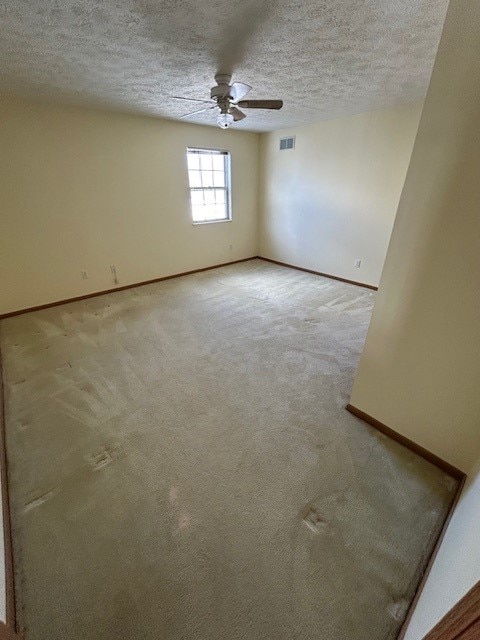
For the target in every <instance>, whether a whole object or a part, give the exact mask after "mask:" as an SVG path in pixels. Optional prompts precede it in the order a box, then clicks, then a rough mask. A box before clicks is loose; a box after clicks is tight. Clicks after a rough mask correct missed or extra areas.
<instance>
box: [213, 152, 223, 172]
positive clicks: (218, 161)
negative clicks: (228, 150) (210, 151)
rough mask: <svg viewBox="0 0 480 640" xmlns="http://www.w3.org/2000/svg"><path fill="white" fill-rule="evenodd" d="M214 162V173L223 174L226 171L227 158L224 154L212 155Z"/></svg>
mask: <svg viewBox="0 0 480 640" xmlns="http://www.w3.org/2000/svg"><path fill="white" fill-rule="evenodd" d="M212 162H213V170H214V171H221V172H222V173H223V171H225V167H224V163H225V156H224V154H223V153H215V154H214V155H212Z"/></svg>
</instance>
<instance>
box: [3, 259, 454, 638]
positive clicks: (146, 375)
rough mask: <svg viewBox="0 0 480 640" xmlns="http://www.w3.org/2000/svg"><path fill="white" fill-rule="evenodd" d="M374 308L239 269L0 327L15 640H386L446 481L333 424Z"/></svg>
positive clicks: (292, 275) (371, 438)
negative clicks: (18, 631)
mask: <svg viewBox="0 0 480 640" xmlns="http://www.w3.org/2000/svg"><path fill="white" fill-rule="evenodd" d="M374 297H375V294H374V293H373V292H370V291H368V290H366V289H361V288H359V287H355V286H352V285H348V284H343V283H339V282H336V281H334V280H329V279H326V278H322V277H318V276H314V275H309V274H305V273H301V272H299V271H295V270H291V269H288V268H283V267H279V266H274V265H271V264H269V263H266V262H263V261H260V260H254V261H250V262H246V263H242V264H238V265H234V266H229V267H224V268H219V269H217V270H213V271H208V272H204V273H200V274H196V275H191V276H186V277H182V278H178V279H173V280H169V281H165V282H162V283H157V284H153V285H148V286H144V287H139V288H136V289H131V290H127V291H123V292H117V293H113V294H109V295H105V296H102V297H98V298H93V299H90V300H87V301H82V302H76V303H71V304H68V305H64V306H60V307H55V308H52V309H48V310H44V311H38V312H35V313H30V314H27V315H23V316H18V317H16V318H11V319H8V320H4V321H2V323H1V347H2V352H3V365H4V375H5V378H6V381H5V382H6V420H7V448H8V459H9V473H10V490H11V509H12V521H13V536H14V553H15V570H16V576H17V599H18V615H19V620H20V625H21V627H22V628H23V629H24V630H25V633H26V638H27V640H64V639H68V640H80V639H81V640H85V639H88V640H95V639H101V640H107V639H108V640H111V639H113V638H115V639H122V640H124V639H135V640H227V639H228V640H320V639H321V640H387V639H393V638H395V637H396V634H397V633H398V629H399V627H400V625H401V622H402V619H403V617H404V615H405V612H406V609H407V607H408V604H409V602H410V601H411V599H412V596H413V593H414V590H415V587H416V585H417V583H418V580H419V575H420V573H421V571H422V568H423V567H424V565H425V562H426V560H427V558H428V556H429V553H430V552H431V550H432V546H433V544H434V541H435V538H436V536H437V534H438V532H439V529H440V527H441V525H442V523H443V520H444V518H445V515H446V512H447V510H448V507H449V505H450V502H451V500H452V497H453V494H454V491H455V482H454V481H453V480H452V479H451V478H449V477H448V476H446V475H445V474H444V473H442V472H441V471H439V470H438V469H437V468H436V467H434V466H432V465H430V464H429V463H427V462H426V461H424V460H423V459H421V458H419V457H417V456H416V455H414V454H412V453H410V452H409V451H407V450H406V449H403V448H402V447H401V446H400V445H398V444H397V443H395V442H393V441H391V440H389V439H388V438H386V437H385V436H382V435H380V434H379V433H377V432H375V431H374V430H373V429H371V428H370V427H368V426H366V425H365V424H363V423H362V422H361V421H359V420H357V419H356V418H354V417H353V416H352V415H350V414H349V413H347V411H346V410H345V409H344V407H345V405H346V403H347V402H348V397H349V392H350V387H351V384H352V380H353V376H354V371H355V367H356V364H357V361H358V357H359V355H360V352H361V349H362V345H363V341H364V337H365V332H366V328H367V325H368V322H369V319H370V313H371V309H372V305H373V301H374Z"/></svg>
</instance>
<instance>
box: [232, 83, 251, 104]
mask: <svg viewBox="0 0 480 640" xmlns="http://www.w3.org/2000/svg"><path fill="white" fill-rule="evenodd" d="M251 88H252V87H251V86H250V85H249V84H245V83H244V82H234V83H233V84H232V85H231V87H230V95H231V96H232V101H233V102H238V101H239V100H241V99H242V98H243V97H244V96H246V95H247V93H248V92H249V91H250V89H251Z"/></svg>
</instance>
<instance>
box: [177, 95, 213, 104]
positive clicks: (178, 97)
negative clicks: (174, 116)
mask: <svg viewBox="0 0 480 640" xmlns="http://www.w3.org/2000/svg"><path fill="white" fill-rule="evenodd" d="M169 98H172V99H173V100H189V101H190V102H204V103H205V104H210V103H211V102H212V101H211V100H197V98H184V97H183V96H169Z"/></svg>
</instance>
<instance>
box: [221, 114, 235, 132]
mask: <svg viewBox="0 0 480 640" xmlns="http://www.w3.org/2000/svg"><path fill="white" fill-rule="evenodd" d="M233 122H234V120H233V116H232V114H231V113H220V114H219V115H218V117H217V124H218V126H219V127H220V129H228V127H229V126H230V125H231V124H233Z"/></svg>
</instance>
